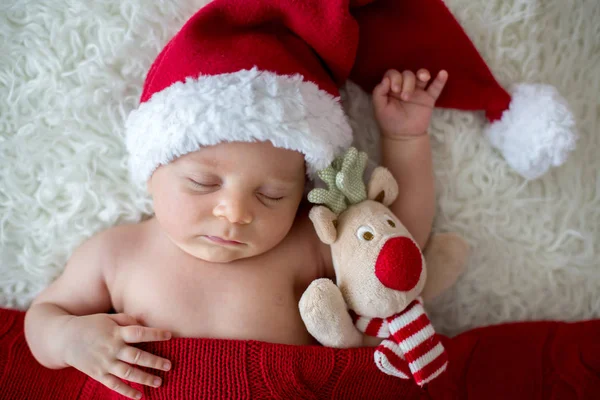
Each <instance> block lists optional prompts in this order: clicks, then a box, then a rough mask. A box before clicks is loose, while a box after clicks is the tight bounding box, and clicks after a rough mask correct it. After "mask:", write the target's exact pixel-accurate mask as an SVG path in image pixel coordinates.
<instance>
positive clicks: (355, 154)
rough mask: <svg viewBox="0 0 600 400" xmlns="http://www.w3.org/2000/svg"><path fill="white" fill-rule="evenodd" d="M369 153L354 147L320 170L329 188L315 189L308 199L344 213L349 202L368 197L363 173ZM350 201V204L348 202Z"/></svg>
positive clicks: (321, 176)
mask: <svg viewBox="0 0 600 400" xmlns="http://www.w3.org/2000/svg"><path fill="white" fill-rule="evenodd" d="M367 159H368V156H367V153H364V152H359V151H358V150H356V149H355V148H354V147H351V148H350V149H348V151H347V152H346V154H344V155H342V156H339V157H337V158H336V159H335V160H333V162H332V163H331V165H330V166H328V167H327V168H325V169H322V170H321V171H319V172H318V175H319V177H320V178H321V179H322V180H323V181H324V182H325V183H326V184H327V187H328V188H329V189H327V190H326V189H321V188H317V189H313V190H311V191H310V193H309V194H308V200H309V201H310V202H311V203H314V204H324V205H326V206H327V207H328V208H329V209H330V210H331V211H333V212H334V213H336V214H338V215H339V214H340V213H342V212H343V211H344V210H345V209H346V208H348V206H349V204H356V203H360V202H361V201H363V200H366V199H367V190H366V187H365V183H364V181H363V174H364V171H365V167H366V165H367ZM348 203H349V204H348Z"/></svg>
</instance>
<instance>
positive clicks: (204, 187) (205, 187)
mask: <svg viewBox="0 0 600 400" xmlns="http://www.w3.org/2000/svg"><path fill="white" fill-rule="evenodd" d="M191 182H192V184H193V185H194V186H197V187H199V188H201V189H212V188H214V187H216V186H219V185H218V184H215V185H204V184H202V183H199V182H196V181H194V180H191ZM258 195H259V196H260V197H262V198H265V199H267V200H268V201H273V202H278V201H280V200H283V196H281V197H270V196H267V195H266V194H262V193H258Z"/></svg>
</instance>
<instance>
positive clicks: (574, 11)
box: [0, 0, 600, 334]
mask: <svg viewBox="0 0 600 400" xmlns="http://www.w3.org/2000/svg"><path fill="white" fill-rule="evenodd" d="M205 2H206V0H185V1H184V0H171V1H169V0H162V1H152V2H149V1H143V0H103V1H78V0H37V1H26V0H3V1H2V2H1V3H0V306H4V307H12V308H20V309H25V308H26V307H27V306H28V304H29V303H30V301H31V300H32V298H33V297H34V296H35V295H36V294H37V293H38V292H39V291H40V290H42V289H43V288H44V287H45V286H47V285H48V284H49V283H50V282H51V281H52V279H54V278H56V277H57V276H58V274H60V272H61V270H62V269H63V267H64V264H65V262H66V260H67V259H68V256H69V254H70V253H71V252H72V251H73V249H74V248H75V247H76V246H77V245H78V244H79V243H80V242H81V241H82V240H84V239H85V238H87V237H89V236H90V235H92V234H93V233H95V232H97V231H99V230H101V229H103V228H106V227H108V226H110V225H113V224H117V223H123V222H127V221H135V220H138V219H139V217H140V215H141V213H142V212H144V211H148V210H149V207H150V203H149V202H148V200H147V199H146V198H145V196H144V195H143V194H140V193H138V192H136V191H135V190H134V189H133V188H132V187H131V186H130V185H128V183H127V172H126V154H125V151H124V146H123V137H122V135H123V121H124V118H125V116H126V115H127V113H128V111H129V110H131V109H132V107H134V106H135V105H136V104H137V101H138V97H139V94H140V92H141V87H142V83H143V78H144V76H145V73H146V71H147V69H148V67H149V65H150V63H151V62H152V60H153V58H154V57H155V56H156V55H157V53H158V51H159V50H160V49H161V48H162V46H163V45H164V44H165V42H166V41H167V40H168V39H169V38H170V37H171V36H172V35H173V34H174V33H175V32H176V31H177V30H178V29H179V28H180V27H181V25H182V24H183V23H184V21H185V20H186V19H187V18H188V17H189V16H190V15H192V14H193V12H194V11H195V10H197V9H198V8H199V7H200V6H201V5H202V4H203V3H205ZM447 4H448V6H449V7H450V8H451V10H452V11H453V12H454V13H455V15H456V17H457V18H458V19H459V21H460V22H461V23H462V25H463V26H464V28H465V30H466V31H467V33H468V34H469V35H470V37H471V38H472V40H473V41H474V43H475V45H476V46H477V47H478V49H479V50H480V52H481V53H482V55H483V57H484V59H485V60H486V61H487V62H488V63H489V65H490V67H491V69H492V71H493V72H494V74H495V75H496V77H497V78H498V80H499V81H500V82H501V83H502V84H503V85H505V86H506V87H507V88H508V87H509V86H510V84H511V83H515V82H546V83H550V84H553V85H555V86H557V87H558V89H559V91H560V92H561V93H562V94H563V95H564V96H565V97H566V98H567V100H568V101H569V102H570V104H571V106H572V108H573V110H574V112H575V115H576V118H577V123H578V127H579V130H580V133H581V139H580V141H579V146H578V150H577V151H576V152H575V153H574V154H573V155H572V156H571V158H570V160H569V161H568V163H567V164H566V165H565V166H563V167H562V168H559V169H556V170H554V171H552V172H551V173H550V174H548V175H546V176H545V177H544V178H543V179H540V180H538V181H534V182H525V181H523V180H522V179H521V178H519V177H518V176H517V175H516V174H514V173H513V172H512V171H511V170H510V169H509V168H508V167H507V165H506V164H505V163H504V161H503V160H502V159H501V158H500V157H499V156H498V155H497V154H496V153H495V152H494V151H492V149H491V148H490V147H489V145H488V144H487V143H486V142H485V140H484V139H483V137H482V135H481V132H482V126H483V122H484V121H483V117H482V115H480V114H477V113H465V112H457V111H441V110H440V111H436V113H435V117H434V119H433V121H432V129H431V131H432V134H433V136H434V141H433V145H434V157H435V166H436V168H435V169H436V175H437V188H438V216H437V219H436V222H435V229H436V230H439V231H448V230H452V231H457V232H460V233H462V234H463V235H464V236H465V237H466V238H467V239H468V241H469V242H470V244H471V245H472V247H473V254H472V257H471V259H470V263H469V266H468V271H467V273H466V274H465V275H464V276H463V277H462V278H461V279H460V280H459V282H458V283H457V284H456V286H455V287H454V288H452V289H451V290H450V291H449V292H448V293H446V294H445V295H444V296H442V297H441V298H440V299H439V300H438V301H437V302H436V303H435V304H434V305H433V306H432V307H431V315H432V320H433V322H434V324H435V325H436V326H437V327H438V330H440V331H441V332H445V333H449V334H454V333H457V332H460V331H463V330H466V329H468V328H471V327H475V326H481V325H486V324H490V323H499V322H504V321H514V320H525V319H549V318H552V319H562V320H576V319H586V318H592V317H600V296H598V293H600V263H599V261H598V256H599V255H600V228H599V227H600V191H599V187H600V173H599V171H600V157H599V156H598V153H599V152H600V136H599V133H600V132H599V121H600V116H599V114H600V100H599V99H600V96H599V93H600V24H599V23H598V21H600V3H599V2H598V1H597V0H578V1H576V2H566V1H563V0H547V1H537V0H508V1H507V0H447ZM344 97H345V103H346V105H347V107H348V112H349V114H350V115H351V116H352V117H353V119H354V123H355V126H356V128H357V129H359V130H360V131H361V132H366V133H367V135H366V136H365V139H364V140H362V142H363V145H364V146H366V147H367V148H369V149H371V150H372V151H373V154H375V152H374V150H373V149H374V148H375V143H376V140H374V137H375V131H374V126H373V121H372V119H370V118H371V112H370V104H369V99H368V96H366V95H365V94H364V93H361V92H360V91H359V90H357V89H356V88H355V87H353V86H350V87H348V88H347V93H345V96H344Z"/></svg>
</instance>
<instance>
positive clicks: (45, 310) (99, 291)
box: [25, 233, 113, 369]
mask: <svg viewBox="0 0 600 400" xmlns="http://www.w3.org/2000/svg"><path fill="white" fill-rule="evenodd" d="M108 247H109V246H108V240H107V237H106V234H105V233H102V234H99V235H96V236H94V237H93V238H91V239H90V240H88V241H87V242H85V243H83V244H82V245H81V246H80V247H79V248H77V249H76V250H75V252H74V253H73V255H72V257H71V259H70V260H69V262H68V263H67V265H66V267H65V270H64V272H63V273H62V275H61V276H60V277H58V279H56V280H55V281H54V282H53V283H52V284H51V285H50V286H49V287H48V288H47V289H46V290H44V291H43V292H42V293H41V294H40V295H39V296H38V297H37V298H36V299H35V300H34V301H33V303H32V305H31V307H30V308H29V310H28V311H27V313H26V315H25V337H26V339H27V343H28V344H29V347H30V348H31V352H32V353H33V355H34V357H35V358H36V359H37V360H38V361H39V362H40V363H41V364H42V365H44V366H46V367H48V368H52V369H58V368H65V367H67V366H68V365H67V364H66V363H65V361H64V348H65V347H66V346H68V343H64V339H65V336H66V335H65V334H64V333H65V328H66V327H67V326H68V322H69V321H70V320H71V319H72V318H73V317H74V316H76V315H90V314H96V313H106V312H108V311H109V310H110V308H111V302H110V296H109V293H108V289H107V287H106V282H105V279H104V268H103V266H104V265H106V264H110V263H111V262H112V261H113V260H112V259H111V254H110V251H109V249H108Z"/></svg>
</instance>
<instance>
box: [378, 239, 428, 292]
mask: <svg viewBox="0 0 600 400" xmlns="http://www.w3.org/2000/svg"><path fill="white" fill-rule="evenodd" d="M422 269H423V258H422V256H421V250H419V247H418V246H417V244H416V243H415V242H414V241H412V240H411V239H409V238H407V237H395V238H391V239H389V240H388V241H387V242H385V244H384V245H383V248H382V249H381V252H380V253H379V256H377V262H376V263H375V275H376V276H377V279H379V281H380V282H381V283H382V284H383V285H384V286H386V287H388V288H390V289H394V290H399V291H402V292H407V291H409V290H411V289H412V288H414V287H415V286H416V285H417V283H418V282H419V278H420V277H421V270H422Z"/></svg>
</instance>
